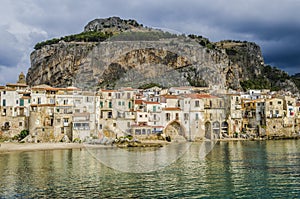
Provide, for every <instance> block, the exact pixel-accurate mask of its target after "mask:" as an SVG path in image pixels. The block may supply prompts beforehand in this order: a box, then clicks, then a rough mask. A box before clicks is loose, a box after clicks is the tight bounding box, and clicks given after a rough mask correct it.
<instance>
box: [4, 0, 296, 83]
mask: <svg viewBox="0 0 300 199" xmlns="http://www.w3.org/2000/svg"><path fill="white" fill-rule="evenodd" d="M299 9H300V1H298V0H286V1H279V0H272V1H271V0H266V1H261V0H247V1H246V0H229V1H223V0H211V1H204V0H186V1H176V0H164V1H162V0H86V1H82V0H51V1H50V0H44V1H40V0H24V1H13V2H12V1H9V0H2V1H1V7H0V16H1V19H2V20H1V21H0V38H3V39H2V40H1V47H0V53H1V54H0V65H2V66H3V67H5V66H6V67H12V66H14V65H16V64H18V62H20V59H21V58H20V57H22V56H23V57H27V60H26V61H24V60H23V62H20V63H21V64H23V65H27V66H24V68H28V67H29V64H30V63H29V54H30V51H32V49H33V46H34V44H35V43H36V42H39V41H41V40H46V39H50V38H53V37H61V36H63V35H67V34H74V33H79V32H81V31H82V30H83V27H84V26H85V25H86V24H87V23H88V22H89V21H91V20H93V19H95V18H104V17H109V16H120V17H121V18H126V19H129V18H131V19H136V20H137V21H138V22H140V23H143V24H144V25H146V26H154V27H161V28H169V29H174V30H177V31H179V32H183V33H186V34H189V33H193V34H198V35H203V36H205V37H208V38H209V39H210V40H212V41H218V40H224V39H233V40H247V41H253V42H256V43H257V44H259V45H260V46H261V48H262V50H263V55H264V57H265V62H266V63H267V64H272V65H274V66H278V67H280V68H283V69H285V70H287V71H288V72H290V73H295V72H300V70H299V65H300V60H299V59H298V57H299V55H300V50H299V49H300V48H299V47H298V46H300V39H299V38H298V37H299V35H300V20H299V18H300V16H299V15H300V14H299ZM4 26H5V27H6V28H1V27H4ZM7 27H8V28H7ZM16 46H17V47H16ZM20 53H22V55H21V54H20ZM20 63H19V64H20ZM3 67H2V68H3ZM24 72H26V71H24ZM0 79H1V78H0Z"/></svg>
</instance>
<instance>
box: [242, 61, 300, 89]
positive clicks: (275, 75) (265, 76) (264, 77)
mask: <svg viewBox="0 0 300 199" xmlns="http://www.w3.org/2000/svg"><path fill="white" fill-rule="evenodd" d="M290 78H291V77H290V76H289V75H288V74H287V73H286V72H284V71H282V70H280V69H278V68H276V67H272V66H270V65H266V66H263V67H262V68H261V75H259V76H256V77H255V78H253V79H249V80H245V81H242V82H241V86H242V88H243V89H244V90H247V89H263V88H265V89H270V90H272V91H278V90H280V89H283V88H282V87H281V84H280V82H285V81H286V80H289V79H290ZM298 89H299V87H298Z"/></svg>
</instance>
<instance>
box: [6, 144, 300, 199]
mask: <svg viewBox="0 0 300 199" xmlns="http://www.w3.org/2000/svg"><path fill="white" fill-rule="evenodd" d="M299 144H300V141H299V140H288V141H286V140H285V141H266V142H218V143H216V144H215V145H214V148H213V150H211V151H210V152H209V153H208V155H207V156H206V157H205V158H201V156H200V155H199V152H200V151H201V150H203V145H202V144H201V143H193V144H192V145H191V146H190V147H189V148H187V150H186V151H185V153H184V154H183V155H182V156H181V157H180V158H179V159H178V160H177V161H176V162H173V163H172V164H171V165H169V166H167V167H165V168H164V169H161V170H159V171H155V172H149V173H123V172H120V171H117V170H114V169H110V168H109V167H106V166H104V165H103V164H102V163H101V162H99V161H98V159H97V158H95V157H97V156H98V155H101V156H106V160H107V161H109V158H111V160H110V161H112V162H113V160H115V158H118V155H120V154H121V153H119V152H117V153H116V154H113V151H111V150H106V149H93V150H92V151H90V150H89V151H88V150H79V149H73V150H52V151H33V152H12V153H5V154H0V198H3V197H4V198H36V197H39V198H43V197H44V198H62V197H69V198H70V197H85V198H92V197H96V198H108V197H115V198H116V197H117V198H118V197H119V198H124V197H125V198H145V197H146V198H153V197H156V198H159V197H162V198H164V197H168V198H174V197H186V198H201V197H207V198H240V197H246V198H295V197H297V196H299V195H300V180H299V179H300V168H299V165H300V150H299V149H300V146H299ZM165 150H168V149H165ZM169 150H171V149H169ZM172 150H173V151H169V152H166V153H161V152H159V151H156V150H154V151H152V152H154V153H158V152H159V154H160V156H157V157H155V156H153V157H152V158H150V160H151V161H149V163H150V165H153V164H158V165H164V162H165V161H166V160H170V159H169V157H168V155H169V154H168V153H170V154H172V153H173V154H175V153H178V151H176V150H179V151H182V150H181V149H180V147H179V148H177V149H176V147H175V148H173V149H172ZM127 152H128V151H127ZM91 153H93V155H96V156H95V157H93V156H92V155H91ZM122 153H123V152H122ZM138 154H140V155H141V156H142V155H143V154H149V153H148V151H139V152H138ZM124 158H126V157H124ZM127 158H128V161H127V162H128V163H127V164H128V165H127V166H132V165H134V164H136V163H138V161H132V159H130V157H127Z"/></svg>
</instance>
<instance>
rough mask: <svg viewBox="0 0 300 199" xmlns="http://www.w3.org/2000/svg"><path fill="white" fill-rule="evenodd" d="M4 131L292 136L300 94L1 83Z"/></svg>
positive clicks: (75, 135)
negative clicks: (91, 89) (3, 84)
mask: <svg viewBox="0 0 300 199" xmlns="http://www.w3.org/2000/svg"><path fill="white" fill-rule="evenodd" d="M0 102H1V104H0V113H1V114H0V126H1V133H2V134H5V135H7V136H9V137H13V136H15V135H17V134H19V133H20V132H21V131H22V130H24V129H26V130H29V132H30V135H31V137H32V139H33V141H36V142H37V141H43V142H52V141H53V142H58V141H61V140H63V141H84V140H87V139H90V138H103V137H107V138H115V137H120V136H126V135H133V136H136V137H137V138H138V139H158V138H159V137H167V136H168V137H170V138H171V140H174V139H175V140H176V139H177V140H178V139H186V140H190V141H195V140H205V139H222V138H227V137H236V136H239V137H245V136H246V137H247V136H248V137H249V136H252V137H266V136H267V137H277V136H292V135H293V133H295V132H296V133H297V132H299V131H300V127H299V126H300V110H299V106H300V104H299V102H298V103H296V98H295V97H293V96H291V95H287V94H284V93H274V92H272V93H270V92H269V91H268V90H261V91H260V90H250V91H248V92H247V93H242V92H237V91H235V92H233V91H229V93H228V94H224V92H222V93H215V92H214V94H209V88H197V87H172V88H170V89H161V88H159V87H152V88H149V89H145V90H141V89H133V88H121V89H118V90H105V89H100V90H99V91H97V92H88V91H83V90H81V89H78V88H76V87H67V88H53V87H51V86H48V85H38V86H34V87H32V88H29V87H28V86H27V85H26V84H24V77H23V75H22V74H21V75H20V77H19V81H18V83H15V84H7V85H6V86H1V87H0Z"/></svg>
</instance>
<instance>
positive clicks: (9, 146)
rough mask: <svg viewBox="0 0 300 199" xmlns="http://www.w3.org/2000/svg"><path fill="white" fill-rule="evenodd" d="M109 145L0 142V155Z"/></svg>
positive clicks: (106, 146) (105, 146)
mask: <svg viewBox="0 0 300 199" xmlns="http://www.w3.org/2000/svg"><path fill="white" fill-rule="evenodd" d="M108 147H112V146H111V145H93V144H83V143H11V142H8V143H3V142H0V154H1V153H7V152H24V151H45V150H64V149H85V148H108Z"/></svg>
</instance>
